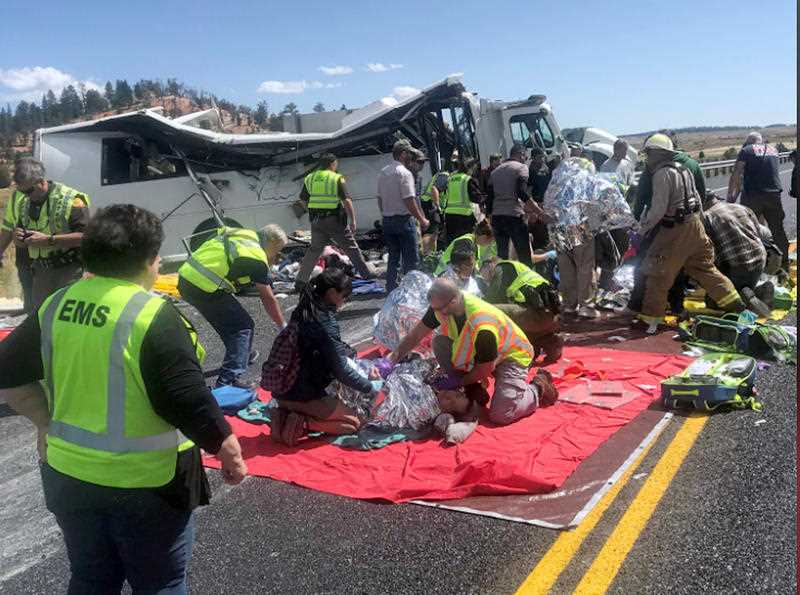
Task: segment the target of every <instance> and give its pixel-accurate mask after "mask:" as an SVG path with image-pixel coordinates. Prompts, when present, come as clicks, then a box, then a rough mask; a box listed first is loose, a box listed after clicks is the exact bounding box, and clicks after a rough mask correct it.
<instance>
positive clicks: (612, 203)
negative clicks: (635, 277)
mask: <svg viewBox="0 0 800 595" xmlns="http://www.w3.org/2000/svg"><path fill="white" fill-rule="evenodd" d="M544 212H545V213H546V214H547V215H549V216H550V217H551V218H552V219H553V220H554V221H553V222H552V223H550V224H549V225H548V227H549V230H550V238H551V239H552V240H553V243H554V244H555V247H556V249H557V250H560V251H566V250H572V249H573V248H575V247H576V246H580V245H581V244H585V243H586V242H590V241H593V238H594V236H595V235H597V234H598V233H600V232H602V231H610V230H612V229H619V228H624V227H633V226H634V225H635V223H636V220H635V219H634V217H633V214H632V213H631V209H630V207H629V206H628V203H627V202H626V201H625V197H624V196H623V195H622V193H621V192H620V190H619V187H618V186H617V184H615V183H614V182H612V181H610V180H608V179H606V178H604V177H602V176H599V175H597V173H596V172H595V167H594V164H593V163H592V162H591V161H589V160H588V159H583V158H581V157H570V158H569V159H566V160H564V161H562V162H561V164H560V165H559V166H558V167H557V168H556V170H555V171H554V172H553V177H552V179H551V180H550V184H549V185H548V187H547V191H546V192H545V194H544Z"/></svg>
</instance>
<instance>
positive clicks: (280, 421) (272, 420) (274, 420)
mask: <svg viewBox="0 0 800 595" xmlns="http://www.w3.org/2000/svg"><path fill="white" fill-rule="evenodd" d="M288 413H289V412H288V411H287V410H286V409H282V408H281V407H278V408H276V409H273V410H272V411H271V412H270V414H269V439H270V440H271V441H272V442H275V443H276V444H283V438H282V434H283V426H284V424H285V423H286V415H287V414H288Z"/></svg>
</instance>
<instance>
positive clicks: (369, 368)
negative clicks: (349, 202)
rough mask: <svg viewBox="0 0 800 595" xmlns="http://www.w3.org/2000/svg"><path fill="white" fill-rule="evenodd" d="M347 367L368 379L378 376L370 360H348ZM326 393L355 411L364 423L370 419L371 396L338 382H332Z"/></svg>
mask: <svg viewBox="0 0 800 595" xmlns="http://www.w3.org/2000/svg"><path fill="white" fill-rule="evenodd" d="M347 365H348V366H350V367H351V368H352V369H354V370H355V371H356V372H357V373H358V374H360V375H361V376H363V377H364V378H366V379H370V378H371V377H374V376H375V375H376V374H377V370H376V368H375V364H374V363H373V361H372V360H369V359H355V360H353V359H350V358H347ZM325 392H326V393H327V394H328V395H330V396H332V397H336V398H337V399H339V400H340V401H341V402H342V403H344V405H345V406H346V407H348V408H350V409H352V410H353V411H355V412H356V415H357V416H358V419H359V420H361V422H362V423H364V422H366V421H367V420H368V419H369V417H370V413H371V412H372V402H373V397H372V395H371V394H369V393H367V394H364V393H362V392H359V391H357V390H355V389H352V388H350V387H349V386H346V385H344V384H342V383H341V382H339V381H338V380H334V381H333V382H331V383H330V384H329V385H328V388H326V389H325Z"/></svg>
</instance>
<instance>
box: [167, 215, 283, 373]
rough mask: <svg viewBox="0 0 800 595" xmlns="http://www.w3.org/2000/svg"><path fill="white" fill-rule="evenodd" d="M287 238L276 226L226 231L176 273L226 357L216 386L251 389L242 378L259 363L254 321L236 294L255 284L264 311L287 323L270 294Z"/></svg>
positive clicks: (180, 287)
mask: <svg viewBox="0 0 800 595" xmlns="http://www.w3.org/2000/svg"><path fill="white" fill-rule="evenodd" d="M286 241H287V238H286V234H285V233H284V231H283V230H282V229H281V228H280V227H278V226H277V225H274V224H270V225H266V226H265V227H263V228H262V229H261V231H259V232H258V233H256V232H255V231H252V230H250V229H237V228H232V227H226V228H221V229H218V230H217V232H216V235H214V236H213V237H212V238H210V239H209V240H207V241H205V242H204V243H203V244H202V245H201V246H200V247H199V248H198V249H197V250H195V251H194V252H192V254H191V256H190V257H189V259H188V260H187V261H186V262H185V263H184V264H183V265H182V266H181V268H180V269H179V270H178V291H179V292H180V294H181V297H182V298H183V299H184V300H186V301H187V302H188V303H189V304H191V305H192V306H194V307H195V308H197V311H198V312H200V314H202V315H203V317H204V318H205V319H206V320H208V322H209V324H210V325H211V326H212V327H214V330H215V331H217V333H218V334H219V336H220V339H222V342H223V344H224V345H225V357H224V359H223V361H222V366H220V371H219V376H218V377H217V387H220V386H226V385H231V386H236V387H240V388H253V386H252V385H251V384H249V383H246V382H243V381H242V380H241V378H240V377H241V376H242V375H243V374H244V373H245V371H246V370H247V367H248V365H249V364H251V363H253V362H254V361H255V360H257V359H258V355H259V354H258V352H257V351H253V350H252V346H253V335H254V331H255V323H254V322H253V319H252V317H251V316H250V315H249V314H248V313H247V310H245V309H244V308H243V307H242V305H241V304H240V303H239V301H238V300H237V299H236V298H235V297H234V293H236V292H237V291H239V290H240V289H241V288H242V287H243V286H245V285H247V284H249V283H254V284H255V286H256V289H258V294H259V296H260V297H261V303H262V304H263V305H264V309H265V310H266V311H267V314H269V317H270V318H272V320H273V322H274V323H275V324H276V325H277V326H278V328H279V329H282V328H283V327H284V326H285V325H286V323H285V322H284V320H283V313H282V312H281V308H280V305H279V304H278V301H277V300H276V299H275V295H274V294H273V293H272V278H271V277H270V272H269V266H270V262H274V261H275V260H276V258H277V257H278V254H279V253H280V251H281V250H283V247H284V246H285V245H286Z"/></svg>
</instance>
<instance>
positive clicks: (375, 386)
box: [369, 380, 383, 394]
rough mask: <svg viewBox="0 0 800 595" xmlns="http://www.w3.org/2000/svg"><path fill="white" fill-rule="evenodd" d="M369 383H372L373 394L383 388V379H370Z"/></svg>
mask: <svg viewBox="0 0 800 595" xmlns="http://www.w3.org/2000/svg"><path fill="white" fill-rule="evenodd" d="M369 383H370V384H371V385H372V392H373V393H375V394H377V393H379V392H381V390H382V389H383V380H370V381H369Z"/></svg>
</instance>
